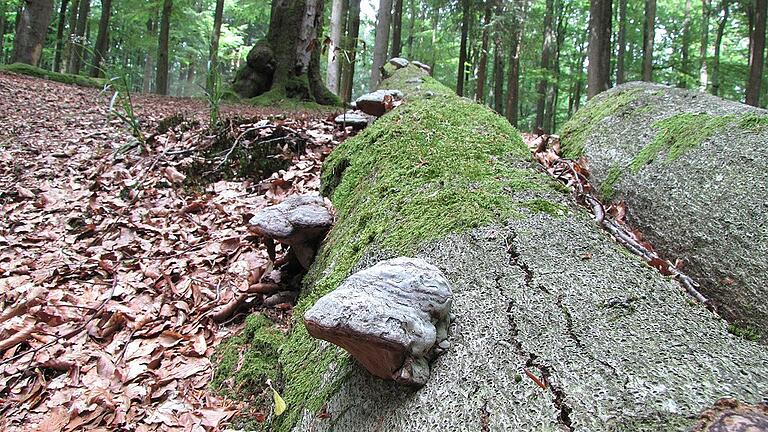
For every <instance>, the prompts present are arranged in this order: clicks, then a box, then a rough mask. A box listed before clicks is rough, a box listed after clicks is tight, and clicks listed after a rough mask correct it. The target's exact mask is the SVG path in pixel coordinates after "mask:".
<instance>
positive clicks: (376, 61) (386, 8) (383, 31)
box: [369, 0, 392, 90]
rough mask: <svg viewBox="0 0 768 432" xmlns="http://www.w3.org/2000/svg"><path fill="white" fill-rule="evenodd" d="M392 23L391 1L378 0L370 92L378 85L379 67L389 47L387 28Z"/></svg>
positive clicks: (384, 59) (379, 77)
mask: <svg viewBox="0 0 768 432" xmlns="http://www.w3.org/2000/svg"><path fill="white" fill-rule="evenodd" d="M391 23H392V0H379V11H378V13H377V14H376V43H375V45H374V46H373V62H372V64H371V81H370V84H369V87H370V88H371V90H373V89H375V88H376V86H377V85H379V81H380V80H381V67H382V66H384V62H385V61H387V59H386V57H387V49H388V47H389V27H390V25H391Z"/></svg>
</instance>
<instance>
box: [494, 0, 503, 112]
mask: <svg viewBox="0 0 768 432" xmlns="http://www.w3.org/2000/svg"><path fill="white" fill-rule="evenodd" d="M499 9H501V8H499ZM498 13H499V15H501V14H502V11H501V10H499V11H498ZM494 33H496V34H495V36H496V37H495V40H494V44H493V109H494V110H495V111H496V112H497V113H499V115H504V56H503V55H502V53H503V50H504V46H503V43H502V40H501V38H502V35H501V34H500V33H499V32H498V31H495V32H494Z"/></svg>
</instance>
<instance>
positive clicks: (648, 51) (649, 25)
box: [643, 0, 656, 82]
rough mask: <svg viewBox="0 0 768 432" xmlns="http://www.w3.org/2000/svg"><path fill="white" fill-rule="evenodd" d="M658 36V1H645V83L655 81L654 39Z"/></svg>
mask: <svg viewBox="0 0 768 432" xmlns="http://www.w3.org/2000/svg"><path fill="white" fill-rule="evenodd" d="M655 34H656V0H645V21H644V22H643V81H646V82H651V81H652V79H653V39H654V36H655Z"/></svg>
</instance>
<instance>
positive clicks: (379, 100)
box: [355, 90, 403, 117]
mask: <svg viewBox="0 0 768 432" xmlns="http://www.w3.org/2000/svg"><path fill="white" fill-rule="evenodd" d="M402 99H403V92H401V91H400V90H376V91H375V92H372V93H367V94H364V95H362V96H360V97H359V98H357V100H356V101H355V106H356V107H357V109H359V110H360V111H362V112H364V113H366V114H370V115H372V116H376V117H381V116H383V115H384V114H386V112H387V111H389V110H390V109H392V105H393V103H395V102H397V101H400V100H402Z"/></svg>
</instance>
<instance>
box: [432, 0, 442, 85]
mask: <svg viewBox="0 0 768 432" xmlns="http://www.w3.org/2000/svg"><path fill="white" fill-rule="evenodd" d="M433 5H434V6H433V7H432V45H431V47H432V62H431V63H430V66H431V69H432V73H433V74H434V73H435V68H436V67H437V24H438V19H439V17H440V4H439V3H438V2H434V3H433Z"/></svg>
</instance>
